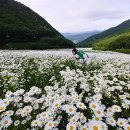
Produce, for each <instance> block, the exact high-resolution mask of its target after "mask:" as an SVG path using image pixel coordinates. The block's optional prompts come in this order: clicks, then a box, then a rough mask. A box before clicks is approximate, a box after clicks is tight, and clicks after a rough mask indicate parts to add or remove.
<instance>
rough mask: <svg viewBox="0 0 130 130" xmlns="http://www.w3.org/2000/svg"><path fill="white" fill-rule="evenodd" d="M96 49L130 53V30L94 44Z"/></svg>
mask: <svg viewBox="0 0 130 130" xmlns="http://www.w3.org/2000/svg"><path fill="white" fill-rule="evenodd" d="M93 49H94V50H103V51H107V50H108V51H118V52H123V53H130V31H126V32H122V33H120V34H117V35H113V36H110V37H106V38H104V39H102V40H99V41H98V42H96V43H95V44H93Z"/></svg>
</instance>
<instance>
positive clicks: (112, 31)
mask: <svg viewBox="0 0 130 130" xmlns="http://www.w3.org/2000/svg"><path fill="white" fill-rule="evenodd" d="M127 30H130V19H128V20H126V21H124V22H122V23H121V24H119V25H117V26H115V27H111V28H109V29H107V30H105V31H103V32H101V33H99V34H96V35H93V36H91V37H89V38H87V39H85V40H84V41H82V42H80V43H79V46H81V47H91V46H92V44H94V43H95V42H97V41H98V40H101V39H103V38H106V37H109V36H112V35H116V34H118V33H122V32H123V31H127Z"/></svg>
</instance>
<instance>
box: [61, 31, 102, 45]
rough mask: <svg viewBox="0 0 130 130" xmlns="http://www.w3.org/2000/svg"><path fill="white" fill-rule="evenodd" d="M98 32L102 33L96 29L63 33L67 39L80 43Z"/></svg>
mask: <svg viewBox="0 0 130 130" xmlns="http://www.w3.org/2000/svg"><path fill="white" fill-rule="evenodd" d="M98 33H100V32H99V31H97V30H94V31H88V32H82V33H64V34H63V35H64V36H65V37H66V38H67V39H69V40H71V41H73V42H74V41H75V42H76V43H78V42H81V41H83V40H85V39H86V38H88V37H90V36H92V35H95V34H98Z"/></svg>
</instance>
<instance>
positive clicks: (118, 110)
mask: <svg viewBox="0 0 130 130" xmlns="http://www.w3.org/2000/svg"><path fill="white" fill-rule="evenodd" d="M112 109H113V111H114V112H121V107H120V106H117V105H113V106H112Z"/></svg>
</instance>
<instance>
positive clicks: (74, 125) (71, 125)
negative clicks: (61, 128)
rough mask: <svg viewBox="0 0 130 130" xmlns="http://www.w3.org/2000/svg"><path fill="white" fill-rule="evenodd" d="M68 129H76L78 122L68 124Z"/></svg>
mask: <svg viewBox="0 0 130 130" xmlns="http://www.w3.org/2000/svg"><path fill="white" fill-rule="evenodd" d="M66 130H76V124H71V123H69V124H67V126H66Z"/></svg>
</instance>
